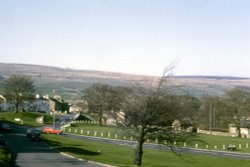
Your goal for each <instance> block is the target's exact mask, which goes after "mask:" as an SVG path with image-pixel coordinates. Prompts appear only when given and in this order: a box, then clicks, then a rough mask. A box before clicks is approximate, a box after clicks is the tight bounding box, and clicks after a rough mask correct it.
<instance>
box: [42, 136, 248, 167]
mask: <svg viewBox="0 0 250 167" xmlns="http://www.w3.org/2000/svg"><path fill="white" fill-rule="evenodd" d="M44 141H45V142H47V143H48V144H49V145H50V146H52V147H54V148H55V149H57V150H59V151H61V152H65V153H67V154H70V155H72V156H75V157H78V158H82V159H85V160H91V161H96V162H100V163H105V164H110V165H114V166H118V167H134V165H133V156H134V148H132V147H129V146H121V145H112V144H104V143H101V142H92V141H86V140H79V139H73V138H69V137H64V136H60V135H44ZM249 163H250V161H248V160H239V159H232V158H222V157H211V156H202V155H193V154H180V155H179V156H176V155H175V154H173V153H171V152H168V151H157V150H151V149H145V150H144V154H143V165H142V166H143V167H156V166H157V167H184V166H185V167H211V166H213V167H219V166H227V167H235V166H239V165H240V166H241V167H248V166H249Z"/></svg>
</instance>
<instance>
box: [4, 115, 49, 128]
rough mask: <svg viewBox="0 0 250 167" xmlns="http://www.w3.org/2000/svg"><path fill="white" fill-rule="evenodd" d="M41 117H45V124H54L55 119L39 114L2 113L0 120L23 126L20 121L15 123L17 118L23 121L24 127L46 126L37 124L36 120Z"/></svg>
mask: <svg viewBox="0 0 250 167" xmlns="http://www.w3.org/2000/svg"><path fill="white" fill-rule="evenodd" d="M40 116H44V124H52V122H53V118H52V116H51V115H48V114H42V113H38V112H19V113H14V112H3V113H0V120H2V121H7V122H13V123H16V124H21V122H20V121H15V118H20V119H21V120H23V125H28V126H43V125H44V124H40V123H36V118H37V117H40Z"/></svg>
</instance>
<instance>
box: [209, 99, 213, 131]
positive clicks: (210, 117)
mask: <svg viewBox="0 0 250 167" xmlns="http://www.w3.org/2000/svg"><path fill="white" fill-rule="evenodd" d="M212 116H213V115H212V104H211V103H209V133H210V135H211V134H212Z"/></svg>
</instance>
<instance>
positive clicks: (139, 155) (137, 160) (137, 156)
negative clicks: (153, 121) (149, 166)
mask: <svg viewBox="0 0 250 167" xmlns="http://www.w3.org/2000/svg"><path fill="white" fill-rule="evenodd" d="M143 131H144V129H143V128H142V129H141V133H140V136H139V138H138V143H137V146H136V149H135V159H134V164H135V165H137V166H141V164H142V154H143V143H144V136H145V134H144V132H143Z"/></svg>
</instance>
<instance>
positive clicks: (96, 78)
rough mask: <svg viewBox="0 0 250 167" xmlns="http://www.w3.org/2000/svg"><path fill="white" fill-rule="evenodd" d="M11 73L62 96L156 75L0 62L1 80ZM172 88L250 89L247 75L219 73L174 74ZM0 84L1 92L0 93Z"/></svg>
mask: <svg viewBox="0 0 250 167" xmlns="http://www.w3.org/2000/svg"><path fill="white" fill-rule="evenodd" d="M13 74H20V75H28V76H30V77H32V79H33V80H34V81H35V85H36V88H37V91H38V93H41V94H49V95H52V94H53V92H54V93H56V94H59V95H61V96H63V98H64V99H65V100H74V99H79V96H78V94H79V92H80V91H82V90H84V89H86V88H87V87H88V86H90V85H91V84H93V83H96V82H99V83H106V84H111V85H130V84H136V83H139V82H140V83H144V84H146V85H149V84H154V83H156V82H157V80H158V79H159V77H155V76H142V75H130V74H122V73H112V72H102V71H88V70H74V69H64V68H57V67H48V66H39V65H27V64H6V63H0V82H1V81H2V80H3V79H4V78H7V77H8V76H10V75H13ZM170 84H171V87H172V90H173V91H175V92H176V93H178V94H189V95H194V96H196V97H202V96H204V95H216V96H223V94H224V92H225V91H226V90H228V89H231V88H233V87H235V86H239V87H242V88H245V89H247V90H250V79H249V78H238V77H219V76H177V77H173V78H172V79H170ZM1 89H2V88H1V85H0V94H1Z"/></svg>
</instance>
